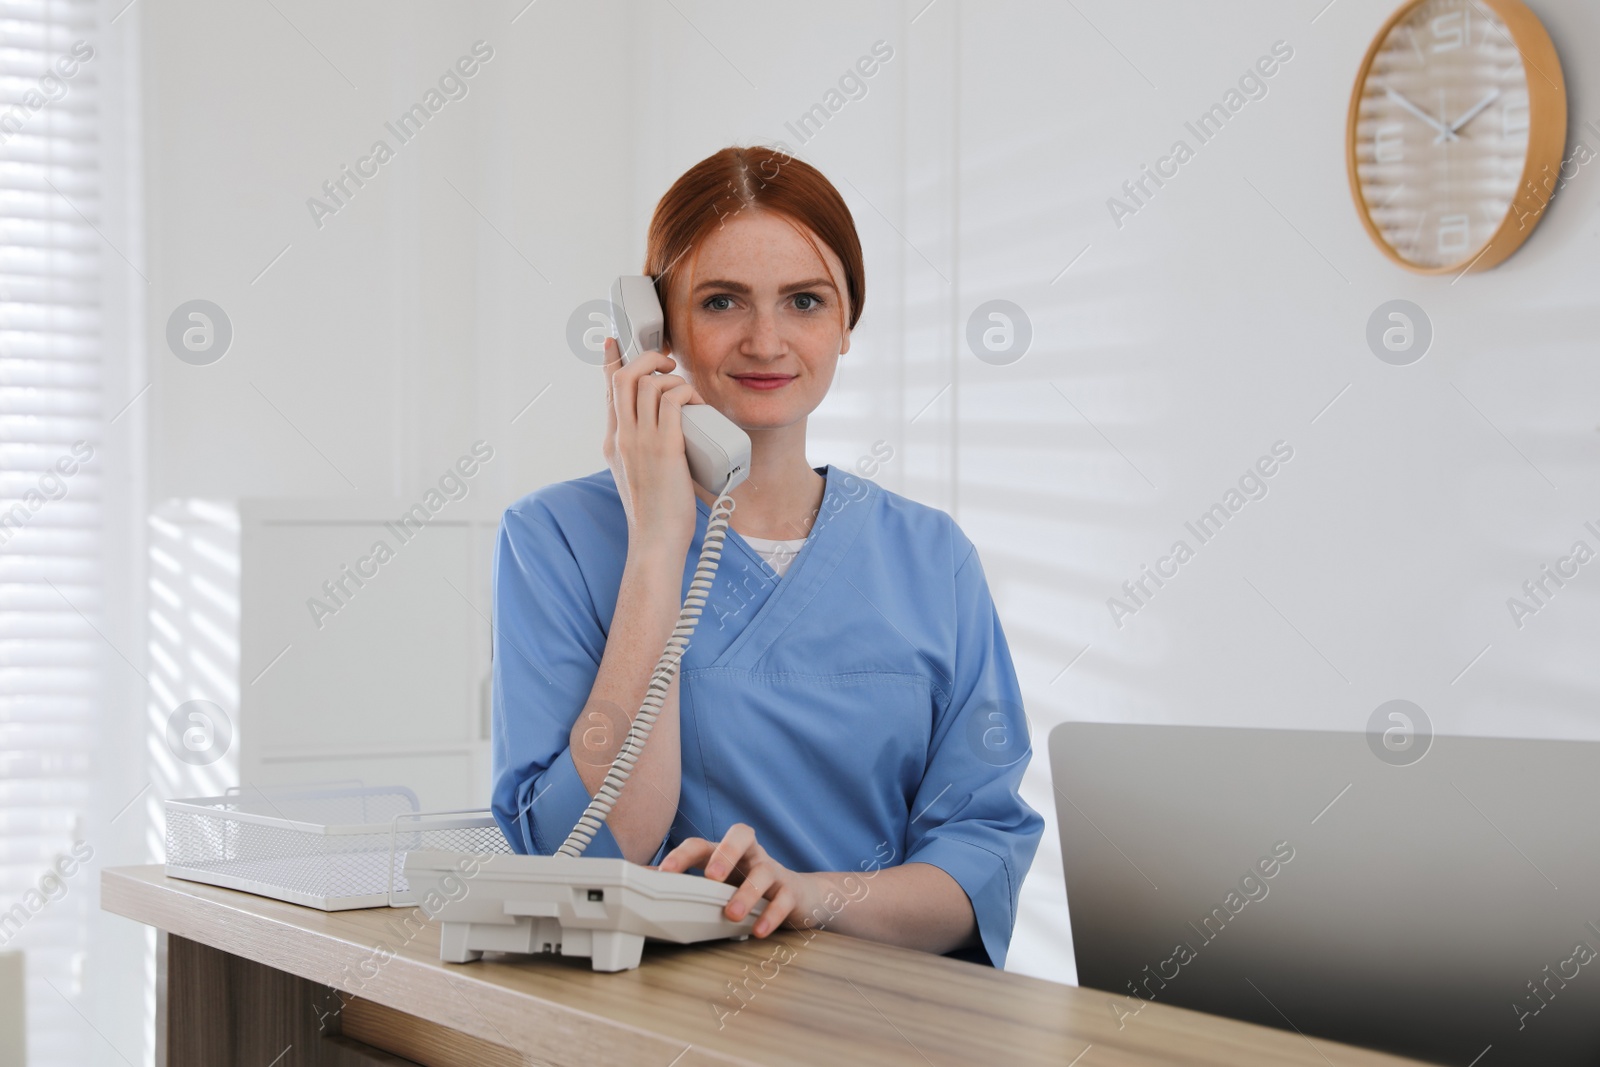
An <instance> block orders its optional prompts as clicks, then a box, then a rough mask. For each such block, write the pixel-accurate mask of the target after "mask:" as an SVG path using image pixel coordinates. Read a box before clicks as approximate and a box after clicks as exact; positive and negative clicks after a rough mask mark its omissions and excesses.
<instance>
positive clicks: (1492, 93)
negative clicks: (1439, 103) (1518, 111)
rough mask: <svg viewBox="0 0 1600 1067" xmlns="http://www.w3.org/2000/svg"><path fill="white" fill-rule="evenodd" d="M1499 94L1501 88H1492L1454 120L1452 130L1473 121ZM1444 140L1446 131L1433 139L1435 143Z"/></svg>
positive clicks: (1451, 125) (1452, 131)
mask: <svg viewBox="0 0 1600 1067" xmlns="http://www.w3.org/2000/svg"><path fill="white" fill-rule="evenodd" d="M1499 95H1500V90H1499V89H1490V90H1489V92H1488V94H1487V95H1486V96H1484V98H1483V99H1482V100H1479V101H1478V102H1477V103H1476V104H1474V105H1473V106H1472V109H1471V110H1470V111H1468V112H1467V113H1466V114H1465V115H1462V116H1461V117H1460V118H1458V119H1456V120H1455V121H1454V122H1452V123H1451V124H1450V132H1451V133H1454V132H1455V131H1457V130H1459V129H1461V127H1463V126H1465V125H1466V124H1467V123H1469V122H1471V121H1472V120H1473V119H1475V118H1477V117H1478V112H1480V111H1482V110H1483V109H1484V108H1486V107H1488V106H1489V105H1490V104H1492V103H1494V101H1495V98H1496V97H1498V96H1499ZM1443 140H1444V133H1443V132H1440V134H1439V136H1437V137H1435V138H1434V139H1433V143H1434V144H1438V143H1439V142H1441V141H1443Z"/></svg>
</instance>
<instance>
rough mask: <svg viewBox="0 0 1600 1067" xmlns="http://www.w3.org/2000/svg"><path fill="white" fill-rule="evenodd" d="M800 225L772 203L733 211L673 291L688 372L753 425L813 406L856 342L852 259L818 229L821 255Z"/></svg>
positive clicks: (801, 414) (674, 352) (714, 401)
mask: <svg viewBox="0 0 1600 1067" xmlns="http://www.w3.org/2000/svg"><path fill="white" fill-rule="evenodd" d="M799 225H800V224H799V223H792V222H791V221H790V220H788V219H786V218H784V217H783V216H780V215H776V214H773V213H771V212H768V211H760V210H744V211H740V212H737V213H735V214H732V215H730V216H728V217H727V218H726V219H724V220H723V224H722V225H721V226H720V227H719V228H718V229H715V230H712V231H711V233H710V235H709V236H708V237H707V238H706V239H705V240H704V242H702V244H701V245H700V249H699V258H698V259H697V260H696V261H695V262H694V264H693V271H692V273H693V277H692V279H691V277H690V274H691V272H690V270H689V269H684V270H682V272H681V273H680V274H679V276H678V278H677V279H676V281H677V284H676V286H675V287H674V289H675V291H674V292H672V293H670V294H669V296H668V299H669V301H670V304H671V310H670V312H669V319H668V321H669V322H670V323H671V332H672V340H673V344H672V345H671V347H670V349H669V351H668V354H669V355H671V356H672V357H673V358H674V359H675V360H677V361H678V365H679V373H682V374H684V376H685V377H687V378H688V380H689V381H690V382H691V383H692V384H693V385H694V387H695V388H696V389H697V390H699V393H700V395H701V396H702V397H704V398H705V400H706V403H708V404H710V405H711V406H712V407H714V408H716V409H717V410H718V411H721V412H722V413H723V414H724V415H727V416H728V417H729V418H730V419H732V420H733V421H734V422H735V423H736V424H738V425H739V426H741V427H743V428H744V429H746V430H755V429H771V428H775V427H780V426H789V425H792V424H794V423H796V422H799V421H801V420H802V419H804V418H805V417H806V416H807V415H809V414H811V412H812V411H813V410H815V409H816V407H817V405H818V404H820V403H821V402H822V398H823V397H824V396H826V395H827V392H828V387H829V386H830V385H831V384H832V383H833V374H834V370H835V368H836V367H837V366H838V362H839V357H840V356H841V355H843V354H844V353H845V352H848V351H849V350H850V331H849V330H847V329H842V327H843V324H844V323H845V322H848V321H849V309H848V308H847V307H846V306H845V301H846V299H847V297H846V290H845V277H844V264H842V263H841V262H840V261H839V257H838V256H837V255H835V254H834V252H833V250H832V249H831V248H829V247H828V246H827V245H825V244H823V242H822V241H821V239H820V238H818V237H816V235H815V234H810V236H811V240H812V241H815V242H816V247H817V250H820V251H821V253H822V257H823V261H821V262H819V261H818V259H817V251H816V250H813V249H812V246H811V244H810V243H809V242H807V241H806V239H805V238H804V237H802V236H801V235H800V234H799V233H798V232H796V229H795V228H796V227H797V226H799ZM806 232H807V233H808V234H809V233H810V231H806ZM689 255H690V257H693V256H694V255H695V253H693V252H691V253H689ZM691 281H692V284H693V286H694V288H693V291H692V292H691V291H687V290H688V286H689V285H690V283H691Z"/></svg>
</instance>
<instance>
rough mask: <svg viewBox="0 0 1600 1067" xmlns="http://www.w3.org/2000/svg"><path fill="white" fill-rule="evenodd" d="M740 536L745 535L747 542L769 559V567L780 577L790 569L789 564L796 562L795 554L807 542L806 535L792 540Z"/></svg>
mask: <svg viewBox="0 0 1600 1067" xmlns="http://www.w3.org/2000/svg"><path fill="white" fill-rule="evenodd" d="M739 536H740V537H743V538H744V539H745V542H746V543H747V544H748V545H749V546H750V547H751V548H753V549H755V550H756V554H757V555H759V556H760V557H761V558H762V559H764V560H766V561H767V565H768V566H769V567H771V568H772V569H773V570H775V571H777V572H778V577H779V578H782V577H783V572H784V571H786V570H788V569H789V564H791V563H793V562H794V557H795V555H796V554H797V553H798V552H799V551H800V548H801V546H803V545H804V544H805V543H806V539H805V538H804V537H799V538H796V539H794V540H792V541H772V540H768V539H767V538H765V537H749V536H746V535H745V534H740V535H739Z"/></svg>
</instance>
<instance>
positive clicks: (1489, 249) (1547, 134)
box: [1345, 0, 1567, 274]
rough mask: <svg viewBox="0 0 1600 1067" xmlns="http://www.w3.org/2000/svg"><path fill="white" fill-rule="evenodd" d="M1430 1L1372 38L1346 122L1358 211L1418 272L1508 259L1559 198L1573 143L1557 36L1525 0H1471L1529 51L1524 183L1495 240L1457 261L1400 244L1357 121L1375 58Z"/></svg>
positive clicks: (1477, 267) (1412, 1) (1410, 6)
mask: <svg viewBox="0 0 1600 1067" xmlns="http://www.w3.org/2000/svg"><path fill="white" fill-rule="evenodd" d="M1427 2H1428V0H1407V2H1406V3H1404V4H1401V5H1400V7H1399V9H1398V10H1397V11H1395V13H1394V14H1392V15H1390V16H1389V19H1388V21H1387V22H1385V23H1384V24H1383V28H1382V29H1380V30H1379V31H1378V32H1377V34H1376V35H1375V36H1374V37H1373V38H1372V44H1371V45H1370V46H1369V47H1368V48H1367V54H1366V58H1364V59H1363V60H1362V61H1361V69H1360V70H1359V71H1358V72H1357V73H1356V81H1355V87H1354V88H1353V89H1352V90H1351V92H1350V112H1349V115H1348V118H1347V120H1346V122H1345V166H1346V169H1347V170H1348V172H1349V176H1350V194H1351V195H1352V196H1353V197H1354V198H1355V202H1356V213H1357V214H1358V215H1360V216H1361V222H1362V225H1364V226H1365V227H1366V228H1367V233H1368V235H1370V236H1371V237H1372V240H1373V241H1374V242H1375V243H1376V244H1377V246H1378V247H1379V248H1380V249H1381V250H1382V251H1383V254H1384V255H1386V256H1388V257H1389V258H1390V259H1391V260H1393V261H1394V262H1396V263H1398V264H1399V265H1400V266H1402V267H1404V268H1405V269H1406V270H1409V271H1413V272H1414V273H1417V274H1457V273H1460V274H1465V273H1467V272H1468V271H1484V270H1488V269H1489V268H1490V267H1493V266H1495V265H1497V264H1499V263H1501V262H1502V261H1504V260H1505V259H1506V257H1508V256H1510V255H1511V253H1513V252H1515V251H1516V250H1517V249H1518V248H1520V247H1521V246H1522V242H1524V241H1526V240H1527V239H1528V238H1529V237H1530V236H1531V235H1532V233H1533V231H1534V228H1535V227H1536V226H1538V224H1539V220H1540V219H1541V218H1542V217H1543V215H1544V211H1545V208H1546V207H1547V206H1548V205H1549V203H1550V199H1551V197H1553V196H1554V195H1555V184H1556V181H1557V178H1558V176H1559V174H1560V168H1561V165H1562V162H1563V153H1564V152H1565V151H1566V145H1567V89H1566V79H1565V78H1564V77H1563V76H1562V73H1561V59H1560V57H1559V56H1558V55H1557V54H1556V47H1555V43H1554V42H1553V41H1552V40H1551V39H1550V34H1549V32H1548V31H1547V30H1546V29H1545V28H1544V23H1542V22H1540V21H1539V16H1537V15H1535V14H1534V13H1533V11H1532V10H1530V9H1529V8H1528V6H1527V5H1526V4H1525V3H1523V2H1522V0H1468V2H1469V3H1472V4H1473V5H1474V6H1481V7H1486V8H1488V9H1489V10H1490V11H1492V12H1493V13H1494V14H1495V15H1496V16H1497V17H1498V18H1499V19H1500V21H1501V22H1502V23H1504V24H1505V27H1506V32H1507V33H1509V34H1510V35H1511V41H1512V43H1513V44H1514V45H1515V46H1516V49H1517V51H1518V52H1519V53H1521V55H1522V65H1523V69H1524V71H1525V73H1526V74H1527V78H1528V150H1527V154H1526V157H1525V159H1524V161H1523V167H1522V176H1521V178H1520V179H1519V181H1518V184H1517V194H1516V196H1514V197H1513V198H1512V201H1511V207H1510V209H1509V210H1508V211H1507V212H1506V217H1505V218H1504V219H1503V220H1501V222H1500V225H1499V227H1498V228H1496V230H1495V232H1494V234H1493V235H1492V236H1490V238H1489V239H1488V240H1487V241H1485V242H1484V243H1483V244H1481V245H1479V246H1478V247H1477V248H1476V249H1474V250H1473V251H1472V253H1471V254H1470V255H1468V256H1465V257H1463V258H1462V259H1460V260H1458V261H1456V262H1455V263H1447V264H1443V265H1441V266H1437V267H1427V266H1423V265H1421V264H1418V263H1413V262H1411V261H1410V260H1408V259H1406V258H1405V257H1404V256H1402V255H1400V253H1399V252H1397V251H1395V249H1394V247H1393V246H1392V245H1390V244H1389V242H1388V241H1387V240H1386V239H1385V238H1384V236H1383V232H1382V231H1381V230H1379V229H1378V226H1377V224H1376V223H1374V222H1373V221H1372V213H1371V210H1370V208H1369V207H1368V206H1367V200H1366V197H1365V195H1363V193H1362V192H1361V180H1360V175H1359V174H1358V173H1357V170H1356V126H1357V123H1358V122H1359V120H1360V118H1361V99H1362V96H1363V95H1364V90H1365V89H1366V85H1367V78H1368V77H1369V76H1370V75H1371V73H1372V63H1373V60H1375V59H1376V58H1377V55H1378V51H1379V49H1381V48H1382V47H1383V44H1384V42H1385V41H1387V40H1388V39H1389V34H1390V32H1391V31H1393V29H1394V28H1395V26H1397V25H1398V24H1399V23H1400V22H1401V21H1402V20H1404V19H1405V18H1406V16H1408V15H1410V14H1411V13H1412V12H1413V11H1415V10H1416V9H1417V8H1418V7H1421V6H1422V5H1423V4H1425V3H1427Z"/></svg>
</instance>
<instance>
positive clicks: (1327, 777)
mask: <svg viewBox="0 0 1600 1067" xmlns="http://www.w3.org/2000/svg"><path fill="white" fill-rule="evenodd" d="M1397 721H1398V720H1397ZM1391 741H1392V738H1390V737H1389V735H1388V733H1387V732H1386V733H1383V734H1379V733H1373V734H1361V733H1332V732H1318V731H1301V730H1263V729H1239V728H1227V727H1194V726H1169V725H1135V724H1121V723H1119V724H1105V723H1065V724H1062V725H1060V726H1057V727H1056V728H1055V729H1054V730H1052V731H1051V732H1050V738H1049V746H1050V770H1051V775H1052V779H1053V784H1054V786H1055V796H1056V813H1057V819H1058V824H1059V826H1060V833H1061V854H1062V856H1063V859H1064V865H1065V869H1066V882H1067V905H1068V909H1069V911H1070V913H1071V921H1072V939H1073V944H1074V948H1075V951H1076V955H1077V964H1078V981H1079V984H1080V985H1082V986H1085V987H1089V988H1093V989H1098V990H1104V991H1105V992H1106V1001H1107V1003H1106V1010H1107V1012H1108V1013H1109V1014H1111V1015H1112V1016H1113V1017H1115V1018H1116V1019H1117V1021H1118V1023H1119V1024H1120V1026H1121V1027H1123V1028H1129V1027H1137V1026H1140V1025H1151V1023H1150V1022H1149V1018H1148V1016H1147V1017H1146V1018H1145V1019H1144V1020H1141V1019H1140V1018H1139V1012H1140V1009H1141V1007H1142V1006H1143V1005H1144V1004H1145V1003H1147V1002H1154V1003H1161V1004H1173V1005H1178V1006H1180V1007H1186V1008H1193V1009H1195V1010H1198V1011H1204V1012H1211V1013H1214V1014H1218V1015H1226V1016H1231V1017H1233V1018H1237V1019H1245V1020H1248V1021H1251V1022H1257V1023H1262V1024H1265V1025H1268V1026H1275V1027H1279V1028H1280V1029H1294V1030H1298V1031H1300V1032H1301V1033H1303V1034H1305V1035H1306V1036H1307V1037H1308V1038H1309V1039H1311V1040H1312V1041H1313V1042H1314V1041H1315V1039H1316V1038H1317V1037H1324V1038H1329V1039H1331V1040H1336V1041H1343V1042H1348V1043H1350V1044H1354V1045H1365V1046H1368V1047H1371V1048H1376V1049H1382V1050H1385V1051H1389V1052H1394V1053H1397V1054H1400V1055H1406V1056H1412V1057H1415V1058H1417V1059H1422V1060H1430V1061H1434V1062H1438V1063H1446V1064H1457V1065H1460V1067H1469V1065H1470V1067H1501V1065H1505V1064H1541V1065H1559V1064H1595V1063H1600V743H1597V742H1587V741H1537V740H1510V739H1500V738H1485V737H1448V736H1439V737H1432V738H1431V739H1423V738H1409V739H1406V740H1405V741H1404V742H1402V743H1401V744H1398V745H1395V744H1391V743H1390V742H1391ZM1408 745H1410V746H1412V747H1410V749H1409V751H1406V748H1407V746H1408Z"/></svg>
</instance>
